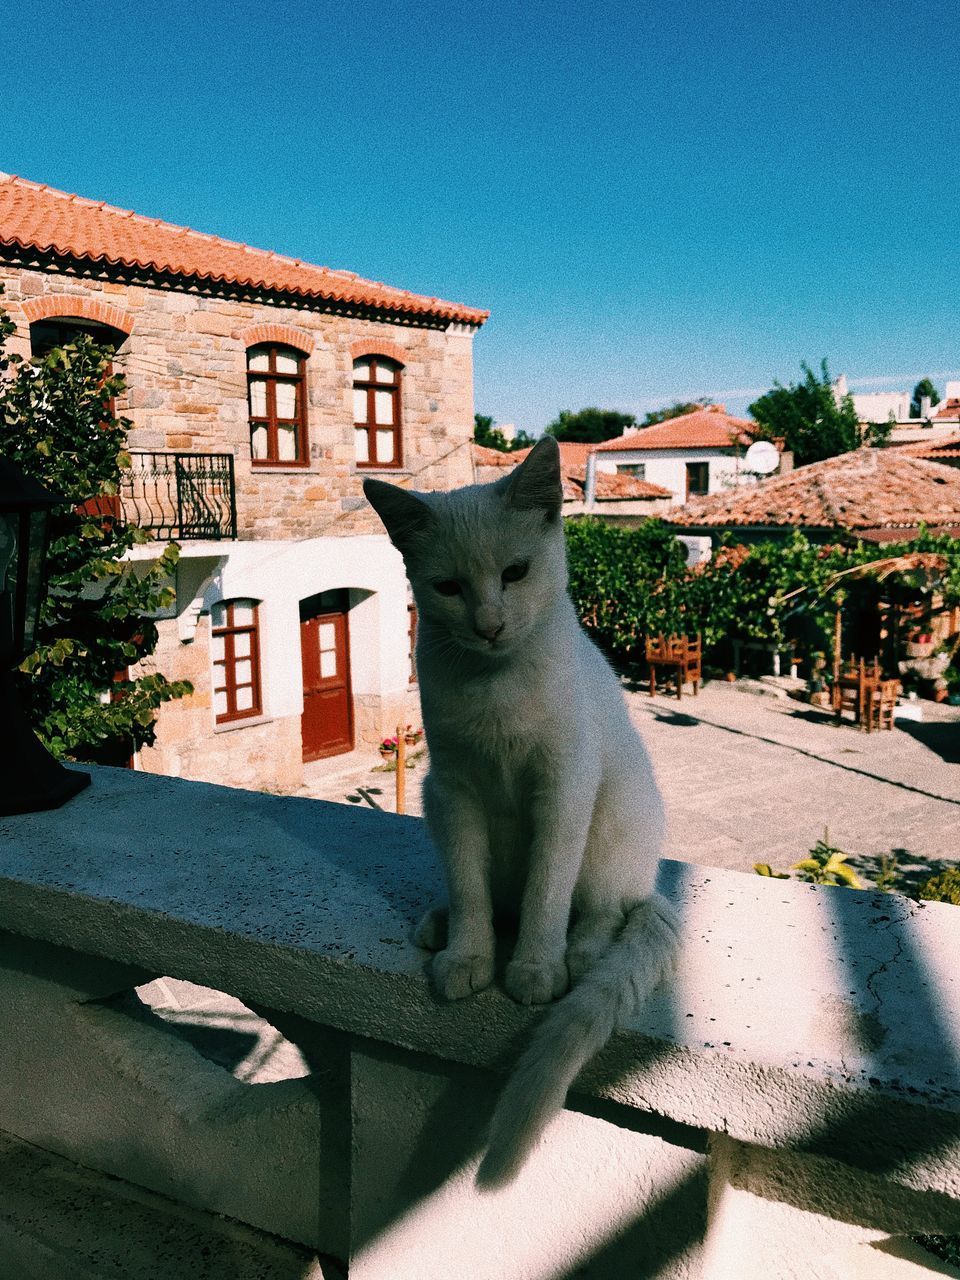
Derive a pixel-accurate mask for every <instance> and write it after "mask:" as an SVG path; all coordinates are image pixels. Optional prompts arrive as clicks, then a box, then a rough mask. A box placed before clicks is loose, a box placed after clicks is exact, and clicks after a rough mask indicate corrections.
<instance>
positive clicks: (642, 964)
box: [477, 895, 678, 1187]
mask: <svg viewBox="0 0 960 1280" xmlns="http://www.w3.org/2000/svg"><path fill="white" fill-rule="evenodd" d="M677 937H678V924H677V918H676V914H675V912H674V910H673V907H672V906H671V905H670V904H669V903H668V902H666V901H665V900H664V899H663V898H661V897H660V896H659V895H654V896H652V897H650V898H646V899H644V900H643V901H642V902H639V903H637V905H636V906H635V907H633V908H632V910H631V911H630V912H629V914H628V916H627V919H626V923H625V924H624V926H623V929H622V931H621V933H620V934H619V935H618V937H617V938H616V940H615V941H614V942H613V943H611V945H610V947H609V948H608V949H607V950H606V951H605V952H604V954H603V956H602V957H601V959H600V960H599V961H598V962H597V964H596V965H595V966H594V967H593V968H592V969H588V970H587V972H586V973H584V974H583V975H582V976H581V977H580V979H579V980H578V981H577V983H576V985H575V986H574V988H573V989H572V990H571V991H570V992H569V993H568V994H567V995H566V996H564V998H563V999H562V1000H560V1001H558V1003H557V1004H555V1005H554V1006H553V1007H552V1008H551V1009H550V1010H549V1011H548V1012H547V1014H546V1015H545V1017H544V1018H543V1021H542V1022H541V1023H540V1024H539V1026H538V1027H537V1028H536V1030H535V1031H534V1033H533V1038H532V1040H531V1042H530V1044H529V1045H528V1046H527V1048H526V1049H525V1051H524V1053H523V1055H522V1056H521V1058H520V1061H519V1062H518V1063H517V1065H516V1067H515V1068H514V1070H513V1072H512V1074H511V1075H510V1078H509V1079H508V1081H507V1083H506V1085H505V1087H504V1090H503V1093H502V1094H501V1095H500V1100H499V1102H498V1103H497V1107H496V1110H495V1111H494V1114H493V1119H492V1121H491V1123H490V1137H489V1144H488V1147H487V1152H486V1155H485V1156H484V1157H483V1160H482V1162H481V1164H480V1168H479V1170H478V1172H477V1183H478V1185H480V1186H484V1187H495V1186H500V1185H501V1184H503V1183H505V1182H508V1181H509V1180H510V1179H511V1178H512V1177H513V1176H514V1174H515V1173H516V1172H517V1170H518V1169H519V1168H520V1166H521V1165H522V1163H523V1161H524V1160H525V1159H526V1157H527V1155H528V1154H529V1152H530V1150H531V1148H532V1147H533V1144H534V1143H535V1142H536V1140H537V1138H538V1137H539V1135H540V1133H541V1132H542V1130H543V1128H544V1127H545V1126H546V1124H547V1122H548V1120H549V1119H550V1118H551V1116H552V1115H553V1114H554V1112H556V1111H559V1110H560V1108H561V1107H562V1106H563V1103H564V1100H565V1098H566V1096H567V1090H568V1089H569V1088H570V1086H571V1085H572V1084H573V1082H574V1080H575V1079H576V1078H577V1076H578V1075H579V1074H580V1071H581V1070H582V1068H583V1067H585V1066H586V1064H587V1063H588V1062H589V1061H590V1059H591V1058H592V1057H593V1055H594V1054H595V1053H597V1052H598V1051H599V1050H600V1049H602V1048H603V1046H604V1045H605V1044H606V1042H607V1041H608V1040H609V1039H610V1036H611V1035H612V1034H613V1031H614V1028H615V1027H616V1025H617V1023H618V1022H619V1021H620V1020H621V1019H625V1018H630V1017H632V1016H633V1015H634V1014H636V1013H638V1012H639V1011H640V1009H641V1008H642V1007H643V1005H644V1004H646V1002H647V999H648V998H649V996H650V993H651V991H652V990H653V989H654V987H655V986H656V985H657V983H658V982H660V980H661V979H662V978H663V977H665V976H666V975H667V974H668V973H669V972H670V970H671V969H672V967H673V962H674V958H675V955H676V949H677Z"/></svg>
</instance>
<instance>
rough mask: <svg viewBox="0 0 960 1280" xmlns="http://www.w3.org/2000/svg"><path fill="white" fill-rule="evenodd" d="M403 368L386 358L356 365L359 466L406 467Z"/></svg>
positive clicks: (365, 359) (363, 359) (355, 433)
mask: <svg viewBox="0 0 960 1280" xmlns="http://www.w3.org/2000/svg"><path fill="white" fill-rule="evenodd" d="M400 368H401V367H400V365H399V364H398V363H397V362H396V360H388V359H387V358H386V356H362V357H361V358H360V359H359V360H354V362H353V428H354V431H353V439H354V447H355V449H356V458H357V466H358V467H399V466H402V465H403V459H402V455H401V441H400Z"/></svg>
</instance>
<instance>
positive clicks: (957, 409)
mask: <svg viewBox="0 0 960 1280" xmlns="http://www.w3.org/2000/svg"><path fill="white" fill-rule="evenodd" d="M932 417H933V418H947V419H950V420H952V419H955V418H960V400H943V401H942V402H941V403H940V404H938V405H937V410H936V413H934V414H933V415H932Z"/></svg>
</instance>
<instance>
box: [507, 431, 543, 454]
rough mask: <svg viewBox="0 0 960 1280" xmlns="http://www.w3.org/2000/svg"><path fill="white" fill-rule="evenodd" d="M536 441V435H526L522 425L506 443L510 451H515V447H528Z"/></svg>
mask: <svg viewBox="0 0 960 1280" xmlns="http://www.w3.org/2000/svg"><path fill="white" fill-rule="evenodd" d="M536 443H537V437H536V436H531V435H527V433H526V431H524V430H523V428H522V427H521V429H520V430H519V431H518V432H517V434H516V435H515V436H514V437H513V439H512V440H508V441H507V444H508V446H509V448H510V449H511V451H515V450H517V449H530V448H532V447H533V446H534V445H535V444H536Z"/></svg>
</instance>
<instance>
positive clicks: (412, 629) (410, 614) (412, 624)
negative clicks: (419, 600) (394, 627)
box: [407, 604, 417, 684]
mask: <svg viewBox="0 0 960 1280" xmlns="http://www.w3.org/2000/svg"><path fill="white" fill-rule="evenodd" d="M407 639H408V641H409V647H410V683H411V684H416V683H417V606H416V605H415V604H408V605H407Z"/></svg>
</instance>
